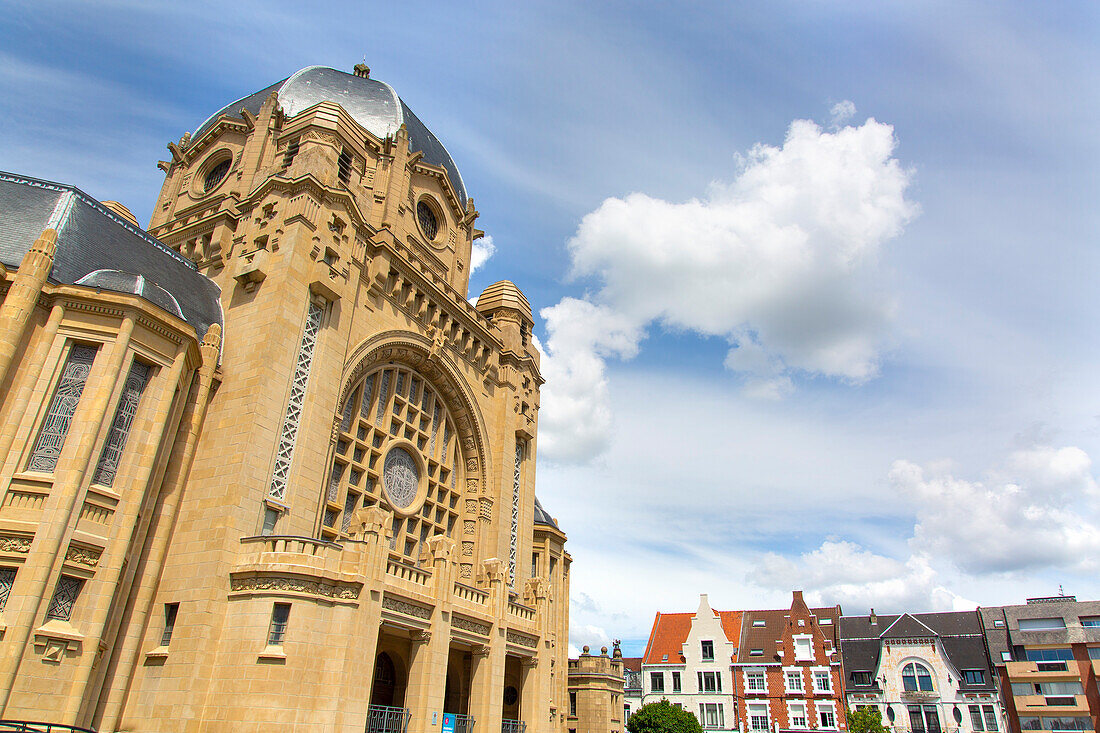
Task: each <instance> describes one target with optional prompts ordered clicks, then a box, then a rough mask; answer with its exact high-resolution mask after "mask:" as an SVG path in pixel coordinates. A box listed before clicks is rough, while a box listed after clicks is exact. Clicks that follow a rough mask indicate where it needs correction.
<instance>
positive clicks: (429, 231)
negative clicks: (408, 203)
mask: <svg viewBox="0 0 1100 733" xmlns="http://www.w3.org/2000/svg"><path fill="white" fill-rule="evenodd" d="M416 221H417V223H418V224H420V230H421V231H422V232H424V236H425V237H427V238H428V241H429V242H432V241H435V235H436V234H439V219H438V218H437V217H436V215H435V212H434V211H432V207H431V206H429V205H428V203H427V202H425V201H418V202H417V204H416Z"/></svg>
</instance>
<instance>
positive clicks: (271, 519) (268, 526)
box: [260, 506, 280, 535]
mask: <svg viewBox="0 0 1100 733" xmlns="http://www.w3.org/2000/svg"><path fill="white" fill-rule="evenodd" d="M279 515H280V512H279V510H278V509H272V508H271V507H269V506H265V507H264V526H263V528H262V529H261V530H260V534H262V535H269V534H274V533H275V525H276V524H277V523H278V521H279Z"/></svg>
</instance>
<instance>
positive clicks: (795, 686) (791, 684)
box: [786, 672, 803, 692]
mask: <svg viewBox="0 0 1100 733" xmlns="http://www.w3.org/2000/svg"><path fill="white" fill-rule="evenodd" d="M786 678H787V691H788V692H802V690H803V688H802V673H801V672H787V674H786Z"/></svg>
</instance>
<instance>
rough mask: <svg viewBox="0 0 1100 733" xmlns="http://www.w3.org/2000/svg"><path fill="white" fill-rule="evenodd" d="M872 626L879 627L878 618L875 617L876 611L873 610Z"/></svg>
mask: <svg viewBox="0 0 1100 733" xmlns="http://www.w3.org/2000/svg"><path fill="white" fill-rule="evenodd" d="M870 618H871V625H872V626H878V616H876V615H875V609H873V608H872V609H871V617H870Z"/></svg>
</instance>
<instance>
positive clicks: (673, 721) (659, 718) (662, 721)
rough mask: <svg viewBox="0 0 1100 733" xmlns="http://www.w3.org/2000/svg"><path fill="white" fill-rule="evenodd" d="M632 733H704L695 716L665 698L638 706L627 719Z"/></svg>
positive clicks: (627, 725) (628, 728) (627, 727)
mask: <svg viewBox="0 0 1100 733" xmlns="http://www.w3.org/2000/svg"><path fill="white" fill-rule="evenodd" d="M626 729H627V730H628V731H630V733H703V727H702V726H701V725H699V721H698V720H696V719H695V716H694V715H692V714H691V713H689V712H688V711H687V710H684V709H683V708H678V707H676V706H675V705H673V704H672V703H670V702H669V701H668V700H666V699H665V698H661V701H660V702H651V703H649V704H648V705H643V706H641V707H640V708H638V712H636V713H634V714H633V715H631V716H630V720H628V721H626Z"/></svg>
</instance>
